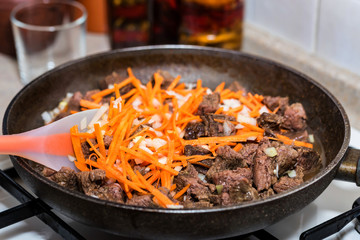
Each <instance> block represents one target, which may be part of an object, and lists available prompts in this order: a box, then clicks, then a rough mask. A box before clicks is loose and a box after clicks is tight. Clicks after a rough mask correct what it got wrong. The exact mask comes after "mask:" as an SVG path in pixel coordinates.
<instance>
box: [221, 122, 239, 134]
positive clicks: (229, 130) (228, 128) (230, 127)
mask: <svg viewBox="0 0 360 240" xmlns="http://www.w3.org/2000/svg"><path fill="white" fill-rule="evenodd" d="M223 128H224V136H231V135H235V133H236V128H235V126H234V124H232V123H231V122H230V121H228V120H225V121H224V123H223Z"/></svg>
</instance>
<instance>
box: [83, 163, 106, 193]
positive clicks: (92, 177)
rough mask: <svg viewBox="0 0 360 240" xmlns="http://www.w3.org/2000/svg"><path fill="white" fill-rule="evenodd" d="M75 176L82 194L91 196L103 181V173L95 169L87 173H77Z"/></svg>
mask: <svg viewBox="0 0 360 240" xmlns="http://www.w3.org/2000/svg"><path fill="white" fill-rule="evenodd" d="M76 176H77V179H78V182H79V184H80V188H81V189H82V190H83V192H84V193H86V194H88V195H91V192H92V191H94V190H96V189H97V188H99V187H100V185H101V184H102V183H103V181H104V180H105V171H104V170H102V169H95V170H92V171H87V172H78V173H76Z"/></svg>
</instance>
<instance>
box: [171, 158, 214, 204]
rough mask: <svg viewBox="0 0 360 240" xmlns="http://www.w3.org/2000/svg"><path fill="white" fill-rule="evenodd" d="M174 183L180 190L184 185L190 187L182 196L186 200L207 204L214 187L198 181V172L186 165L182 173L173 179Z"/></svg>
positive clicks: (190, 165) (191, 166)
mask: <svg viewBox="0 0 360 240" xmlns="http://www.w3.org/2000/svg"><path fill="white" fill-rule="evenodd" d="M174 183H175V184H176V186H177V188H178V189H182V188H183V187H185V186H186V185H188V184H190V187H189V188H188V190H187V192H186V194H184V196H186V199H187V200H190V199H191V200H192V201H194V202H199V201H206V202H209V201H210V195H212V192H213V191H215V186H214V185H212V184H208V183H205V182H203V181H202V180H200V178H199V177H198V172H197V171H196V169H195V168H194V166H193V165H192V164H188V166H187V167H186V168H185V169H184V171H180V172H179V175H177V176H176V177H175V178H174Z"/></svg>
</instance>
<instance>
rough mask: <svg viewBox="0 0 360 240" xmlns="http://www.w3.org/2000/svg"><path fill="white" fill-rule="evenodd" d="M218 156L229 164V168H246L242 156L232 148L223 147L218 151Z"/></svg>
mask: <svg viewBox="0 0 360 240" xmlns="http://www.w3.org/2000/svg"><path fill="white" fill-rule="evenodd" d="M216 154H217V155H218V156H219V157H221V158H222V159H224V161H226V162H228V164H227V165H228V167H231V168H233V167H232V166H236V167H245V166H246V163H245V161H244V160H243V158H242V155H241V154H240V153H238V152H236V151H235V150H234V149H232V148H231V147H230V146H228V145H225V146H221V147H219V148H218V149H217V150H216Z"/></svg>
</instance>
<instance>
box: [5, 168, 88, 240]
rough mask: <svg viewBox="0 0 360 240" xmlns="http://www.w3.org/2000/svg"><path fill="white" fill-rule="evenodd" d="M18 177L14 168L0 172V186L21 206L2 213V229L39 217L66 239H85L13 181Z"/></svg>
mask: <svg viewBox="0 0 360 240" xmlns="http://www.w3.org/2000/svg"><path fill="white" fill-rule="evenodd" d="M16 176H17V174H16V171H15V170H14V169H13V168H12V169H9V170H6V171H2V170H0V185H1V187H3V188H4V189H5V190H6V191H7V192H9V193H10V194H11V195H12V196H14V197H15V198H16V199H17V200H18V201H19V202H20V203H21V204H20V205H18V206H16V207H13V208H11V209H8V210H5V211H3V212H1V213H0V229H1V228H4V227H6V226H9V225H11V224H13V223H16V222H19V221H22V220H25V219H27V218H30V217H33V216H37V217H38V218H39V219H40V220H41V221H43V222H44V223H45V224H47V225H48V226H50V227H51V228H52V229H53V230H54V231H55V232H56V233H58V234H59V235H60V236H61V237H63V238H64V239H85V238H84V237H83V236H81V235H80V234H79V233H78V232H76V231H75V230H74V229H72V228H71V227H70V226H69V225H68V224H67V223H65V222H64V221H63V220H62V219H61V218H59V217H58V216H57V215H56V214H54V213H53V212H52V210H51V207H49V206H48V205H47V204H46V203H44V202H43V201H42V200H41V199H39V198H36V197H34V196H33V195H31V194H30V193H29V192H27V191H26V190H25V189H24V188H23V187H22V186H21V185H19V184H18V183H17V182H15V181H14V180H13V179H14V178H15V177H16Z"/></svg>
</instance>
